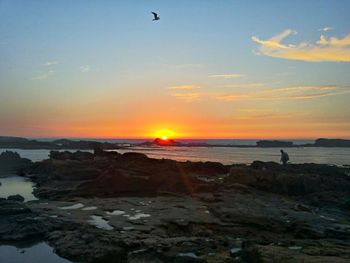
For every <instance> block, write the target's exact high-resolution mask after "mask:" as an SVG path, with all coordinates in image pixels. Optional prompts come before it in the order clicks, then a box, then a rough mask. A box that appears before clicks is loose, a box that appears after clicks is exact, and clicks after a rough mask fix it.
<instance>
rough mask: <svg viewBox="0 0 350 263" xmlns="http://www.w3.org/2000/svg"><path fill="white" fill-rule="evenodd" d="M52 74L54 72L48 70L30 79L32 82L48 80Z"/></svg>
mask: <svg viewBox="0 0 350 263" xmlns="http://www.w3.org/2000/svg"><path fill="white" fill-rule="evenodd" d="M54 73H55V71H53V70H49V71H47V72H43V73H40V74H38V75H37V76H35V77H33V78H32V79H33V80H44V79H47V78H49V77H50V76H51V75H53V74H54Z"/></svg>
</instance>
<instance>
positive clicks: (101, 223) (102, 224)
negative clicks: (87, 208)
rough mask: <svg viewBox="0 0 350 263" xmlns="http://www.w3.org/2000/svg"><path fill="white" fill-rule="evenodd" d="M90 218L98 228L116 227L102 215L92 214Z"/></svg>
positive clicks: (92, 223)
mask: <svg viewBox="0 0 350 263" xmlns="http://www.w3.org/2000/svg"><path fill="white" fill-rule="evenodd" d="M90 218H91V219H90V220H89V221H88V222H89V223H90V224H91V225H94V226H96V227H97V228H101V229H104V230H113V229H114V227H112V226H111V225H110V224H109V221H107V220H106V219H104V218H103V217H102V216H96V215H93V216H90Z"/></svg>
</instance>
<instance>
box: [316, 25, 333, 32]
mask: <svg viewBox="0 0 350 263" xmlns="http://www.w3.org/2000/svg"><path fill="white" fill-rule="evenodd" d="M332 29H333V28H332V27H329V26H325V27H323V28H320V29H319V30H318V31H322V32H327V31H331V30H332Z"/></svg>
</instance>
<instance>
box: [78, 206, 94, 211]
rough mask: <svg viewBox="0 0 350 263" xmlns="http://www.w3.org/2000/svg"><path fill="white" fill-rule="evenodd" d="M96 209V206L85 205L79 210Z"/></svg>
mask: <svg viewBox="0 0 350 263" xmlns="http://www.w3.org/2000/svg"><path fill="white" fill-rule="evenodd" d="M96 209H97V206H87V207H84V208H82V209H81V210H83V211H91V210H96Z"/></svg>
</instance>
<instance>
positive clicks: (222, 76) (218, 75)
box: [208, 73, 244, 79]
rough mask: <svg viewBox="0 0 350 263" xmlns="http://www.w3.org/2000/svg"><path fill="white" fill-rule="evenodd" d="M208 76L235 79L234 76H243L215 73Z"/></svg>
mask: <svg viewBox="0 0 350 263" xmlns="http://www.w3.org/2000/svg"><path fill="white" fill-rule="evenodd" d="M208 77H209V78H222V79H235V78H241V77H244V75H242V74H234V73H231V74H216V75H209V76H208Z"/></svg>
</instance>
